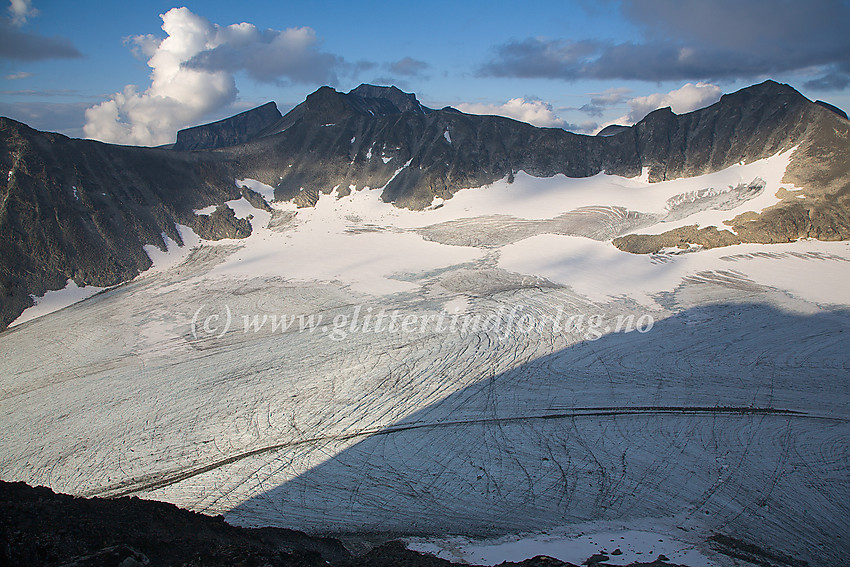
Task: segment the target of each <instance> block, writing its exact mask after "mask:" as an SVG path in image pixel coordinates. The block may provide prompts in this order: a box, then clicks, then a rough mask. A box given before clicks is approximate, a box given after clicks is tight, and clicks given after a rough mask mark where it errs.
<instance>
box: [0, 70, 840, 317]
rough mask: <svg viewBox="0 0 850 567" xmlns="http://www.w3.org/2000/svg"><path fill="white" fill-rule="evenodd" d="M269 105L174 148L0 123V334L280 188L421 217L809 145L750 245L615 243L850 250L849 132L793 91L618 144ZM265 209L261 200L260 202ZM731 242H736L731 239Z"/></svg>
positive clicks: (371, 105)
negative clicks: (518, 189) (842, 246)
mask: <svg viewBox="0 0 850 567" xmlns="http://www.w3.org/2000/svg"><path fill="white" fill-rule="evenodd" d="M278 116H279V113H277V109H276V107H274V105H273V103H270V104H269V105H265V106H262V107H259V108H257V109H254V110H252V111H248V112H247V113H243V114H241V115H237V116H235V117H233V118H230V119H227V120H224V121H220V122H217V123H214V124H209V125H205V126H201V127H197V128H193V129H189V130H184V131H182V132H181V135H180V138H179V139H178V144H176V147H177V148H180V147H184V148H189V147H214V146H222V145H228V144H230V143H232V142H234V141H238V140H243V139H247V140H248V141H247V142H245V143H241V144H238V145H234V146H228V147H216V148H215V149H210V150H204V151H191V152H186V151H179V149H178V150H174V149H172V150H165V149H156V148H136V147H128V146H115V145H109V144H102V143H98V142H93V141H90V140H72V139H69V138H67V137H65V136H61V135H58V134H46V133H42V132H37V131H35V130H32V129H30V128H28V127H27V126H25V125H23V124H20V123H18V122H15V121H13V120H9V119H0V164H2V166H4V167H6V168H7V171H8V174H7V175H3V176H0V183H4V184H5V185H3V186H0V193H2V203H1V204H0V230H2V232H3V234H4V238H3V240H2V242H0V329H2V328H4V327H5V326H6V325H7V324H8V323H9V322H11V321H13V320H14V319H15V318H16V317H17V316H18V315H19V314H20V313H21V312H22V310H23V309H24V308H26V307H27V306H29V305H31V299H30V295H31V294H34V295H41V294H43V293H44V292H45V291H46V290H48V289H58V288H61V287H63V286H64V285H65V282H66V280H67V279H69V278H73V279H74V280H75V281H76V282H77V284H78V285H84V284H85V285H98V286H108V285H114V284H117V283H120V282H122V281H126V280H127V279H129V278H132V277H134V276H135V275H136V274H137V273H138V272H139V271H140V270H144V269H145V268H147V267H148V266H149V265H150V260H149V259H148V257H147V255H146V254H145V252H144V249H143V246H144V245H145V244H152V245H156V246H159V247H163V246H164V244H163V237H162V234H166V235H168V236H169V237H170V238H172V239H174V240H177V241H179V235H178V233H177V230H176V229H175V223H180V224H184V225H187V226H190V227H192V228H193V229H194V230H196V232H198V233H199V234H200V235H201V236H202V237H204V238H223V237H241V236H245V235H247V234H249V233H250V225H249V224H248V222H247V221H244V220H243V221H240V220H238V219H236V218H235V217H233V215H232V213H231V212H230V210H229V209H228V208H227V207H221V208H219V209H218V210H217V211H216V212H215V213H213V214H212V215H210V216H209V217H198V216H196V215H194V213H193V209H195V208H202V207H205V206H208V205H211V204H218V205H221V204H222V203H224V201H226V200H229V199H233V198H238V197H239V190H238V189H237V188H236V187H235V185H234V180H235V179H242V178H246V177H249V178H254V179H258V180H260V181H262V182H263V183H266V184H269V185H272V186H273V187H274V188H275V197H276V198H277V199H286V200H290V199H291V200H294V201H295V202H296V203H297V204H298V205H300V206H311V205H313V204H314V203H315V202H316V201H317V199H318V196H319V194H320V193H330V192H332V191H333V190H334V189H335V188H336V189H337V191H338V192H339V194H341V195H345V194H347V193H348V191H349V186H351V185H353V186H356V188H357V189H358V190H359V189H362V188H364V187H372V188H380V187H383V188H384V189H383V193H382V198H383V199H384V200H385V201H387V202H392V203H394V204H396V205H397V206H399V207H407V208H412V209H423V208H425V207H427V206H429V205H431V204H432V203H433V201H434V198H435V197H440V198H443V199H449V198H451V196H452V195H453V194H454V193H455V192H457V191H459V190H460V189H463V188H466V187H478V186H481V185H485V184H488V183H492V182H494V181H497V180H499V179H503V178H506V177H507V178H508V180H511V179H512V178H513V176H514V175H515V174H516V173H517V172H519V171H525V172H526V173H528V174H530V175H533V176H539V177H548V176H552V175H555V174H564V175H566V176H568V177H586V176H591V175H595V174H597V173H599V172H600V171H606V172H608V173H610V174H616V175H623V176H636V175H638V174H640V173H641V171H642V170H643V168H649V179H650V181H662V180H666V179H673V178H678V177H685V176H693V175H700V174H705V173H709V172H713V171H717V170H720V169H723V168H725V167H728V166H731V165H733V164H737V163H739V162H742V161H744V162H750V161H753V160H757V159H760V158H764V157H768V156H772V155H774V154H776V153H778V152H780V151H783V150H788V149H791V148H794V147H797V151H796V152H795V154H794V157H793V159H792V162H791V165H790V166H789V168H788V171H787V174H786V181H788V182H791V183H794V184H795V185H796V186H797V187H799V188H801V189H804V193H805V194H804V198H799V196H798V195H791V194H789V195H788V196H787V198H785V200H783V202H782V203H780V204H779V205H777V206H776V207H773V208H771V209H769V210H767V211H765V212H764V213H763V214H761V215H749V216H744V217H742V218H738V219H735V221H734V222H733V226H734V228H735V230H736V231H737V236H735V235H731V233H728V232H724V233H722V234H721V233H718V231H716V230H713V229H703V230H699V231H697V230H696V229H695V227H685V228H683V229H678V230H676V231H671V232H669V233H665V234H662V235H657V236H641V235H634V236H627V237H624V238H621V239H618V240H615V244H616V245H617V246H619V247H621V248H622V249H624V250H628V251H632V252H653V251H655V250H658V249H659V248H661V247H664V246H675V245H685V244H688V243H695V244H701V245H703V246H708V247H710V246H718V245H726V244H730V243H734V242H735V241H745V242H788V241H793V240H796V239H798V238H801V237H813V238H820V239H826V240H837V239H847V238H850V216H848V211H850V141H848V140H849V139H850V122H848V121H847V120H845V119H844V118H842V117H841V116H839V115H838V114H837V113H836V112H834V111H832V110H831V109H829V108H826V107H825V106H823V105H820V104H815V103H813V102H811V101H809V100H808V99H806V98H805V97H803V96H802V95H801V94H800V93H798V92H797V91H796V90H794V89H793V88H791V87H790V86H788V85H783V84H779V83H776V82H773V81H766V82H764V83H761V84H759V85H755V86H752V87H749V88H746V89H743V90H741V91H738V92H736V93H733V94H729V95H725V96H723V97H722V98H721V100H720V101H719V102H717V103H715V104H713V105H711V106H709V107H707V108H704V109H701V110H697V111H695V112H691V113H688V114H683V115H676V114H674V113H673V112H672V111H671V110H670V109H669V108H665V109H661V110H657V111H655V112H653V113H651V114H649V115H648V116H647V117H646V118H644V119H643V120H642V121H640V122H639V123H638V124H636V125H634V126H632V127H628V128H621V129H620V130H619V132H617V133H614V134H613V135H609V136H584V135H578V134H573V133H571V132H566V131H564V130H561V129H557V128H536V127H534V126H531V125H529V124H525V123H522V122H517V121H515V120H511V119H508V118H502V117H498V116H478V115H469V114H464V113H461V112H458V111H457V110H455V109H452V108H445V109H442V110H433V109H430V108H427V107H424V106H422V105H421V104H420V103H419V102H418V100H416V97H415V96H414V95H411V94H407V93H404V92H402V91H400V90H399V89H397V88H395V87H375V86H371V85H361V86H360V87H357V88H356V89H354V90H353V91H351V92H349V93H347V94H346V93H339V92H337V91H335V90H333V89H331V88H329V87H322V88H320V89H319V90H317V91H316V92H314V93H313V94H311V95H309V96H308V97H307V99H306V100H305V101H304V102H303V103H301V104H299V105H298V106H296V107H295V108H294V109H292V110H291V111H290V112H288V113H287V114H286V115H285V116H283V117H280V118H277V117H278ZM254 200H255V202H256V200H257V199H256V197H255V199H254ZM730 235H731V236H732V237H733V238H731V239H730Z"/></svg>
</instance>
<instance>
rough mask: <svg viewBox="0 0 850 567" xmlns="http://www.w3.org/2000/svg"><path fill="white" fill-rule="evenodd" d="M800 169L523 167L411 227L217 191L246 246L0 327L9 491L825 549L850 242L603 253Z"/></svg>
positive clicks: (581, 541) (204, 251) (354, 210)
mask: <svg viewBox="0 0 850 567" xmlns="http://www.w3.org/2000/svg"><path fill="white" fill-rule="evenodd" d="M790 156H791V152H788V153H785V154H781V155H777V156H774V157H772V158H769V159H765V160H760V161H758V162H754V163H751V164H746V165H738V166H735V167H732V168H729V169H727V170H724V171H721V172H718V173H715V174H712V175H707V176H702V177H696V178H690V179H683V180H675V181H667V182H663V183H655V184H650V183H648V182H647V181H646V179H645V178H634V179H624V178H620V177H615V176H608V175H605V174H600V175H597V176H594V177H591V178H587V179H567V178H564V177H562V176H556V177H554V178H549V179H537V178H533V177H530V176H528V175H526V174H524V173H520V174H518V175H517V176H516V179H515V180H514V182H513V183H507V182H506V181H502V182H498V183H495V184H493V185H491V186H488V187H482V188H476V189H466V190H462V191H460V192H458V193H457V194H456V195H455V196H454V197H453V198H452V199H449V200H447V201H435V202H434V203H433V205H432V206H431V207H430V208H429V209H428V210H425V211H409V210H403V209H398V208H396V207H394V206H393V205H391V204H387V203H384V202H382V201H381V200H380V190H379V189H369V188H355V190H354V191H352V192H351V194H350V195H348V196H345V197H339V196H338V193H337V192H336V191H335V192H334V194H332V195H323V196H322V197H321V199H320V200H319V202H318V204H317V205H316V207H315V208H307V209H297V208H295V206H294V205H292V204H290V203H280V202H273V203H272V207H273V213H268V212H266V211H262V210H259V209H255V208H254V207H252V206H251V205H250V204H249V203H248V201H247V200H246V199H244V198H243V199H240V200H238V201H231V202H229V203H228V205H229V206H231V208H233V209H234V211H235V212H236V214H237V216H239V217H240V218H247V217H249V216H251V223H252V226H253V233H252V235H251V236H250V237H249V238H247V239H244V240H225V241H219V242H205V241H201V239H199V238H198V237H197V235H195V234H194V233H192V232H191V229H189V228H188V227H178V228H179V230H180V232H181V236H182V237H183V240H184V243H185V246H183V247H179V246H177V245H176V243H174V242H168V250H167V251H161V250H159V249H158V248H156V247H154V246H149V247H148V248H147V250H148V253H149V255H150V256H151V258H152V260H153V261H154V267H153V268H152V269H151V270H149V271H148V272H145V273H143V274H142V275H140V276H139V277H138V278H136V279H135V280H134V281H132V282H130V283H128V284H125V285H122V286H119V287H117V288H115V289H111V290H106V291H103V292H101V293H98V294H96V295H93V296H91V297H89V298H88V299H86V300H84V301H82V302H78V303H74V301H78V300H79V299H80V295H79V294H80V292H81V291H82V290H78V289H74V287H75V286H74V287H71V288H69V289H67V290H65V291H64V292H50V295H49V297H45V298H44V299H43V300H38V302H37V305H36V306H35V307H33V308H32V309H31V310H28V311H27V312H25V313H24V314H23V315H22V316H21V318H20V319H19V320H18V321H16V323H17V324H16V325H15V326H13V327H12V328H10V329H9V330H7V331H5V332H3V333H2V334H0V350H2V352H3V354H4V356H3V357H2V359H0V376H2V382H0V412H2V415H3V418H2V419H0V477H2V478H3V479H4V480H24V481H27V482H29V483H32V484H44V485H47V486H50V487H51V488H53V489H54V490H58V491H63V492H70V493H74V494H81V495H87V496H91V495H100V496H115V495H122V494H133V495H138V496H141V497H146V498H155V499H161V500H166V501H169V502H173V503H175V504H178V505H181V506H185V507H188V508H191V509H194V510H199V511H203V512H207V513H222V514H225V515H226V517H227V518H228V519H229V520H230V521H232V522H235V523H239V524H243V525H252V526H255V525H279V526H286V527H292V528H297V529H303V530H306V531H309V532H314V533H334V534H346V533H355V532H359V533H364V532H370V533H375V534H383V533H390V534H395V535H404V536H409V537H411V538H414V539H411V540H410V542H411V545H412V546H413V547H414V548H418V549H425V550H429V551H433V552H434V553H439V554H440V555H441V556H443V557H446V558H450V559H456V560H458V559H460V560H465V561H470V562H479V563H488V564H494V563H499V562H501V561H502V560H504V559H513V560H520V559H523V558H524V557H530V556H533V555H537V554H541V553H545V554H549V555H553V556H556V557H560V558H562V559H564V560H570V561H574V562H580V561H582V560H584V559H586V558H587V557H588V556H589V555H591V554H593V553H595V552H596V551H601V550H607V551H608V552H610V551H613V550H614V549H615V548H616V547H618V546H619V547H620V548H621V551H623V552H624V553H623V555H622V556H618V558H614V559H612V561H615V560H616V561H620V562H623V563H626V562H628V561H637V560H641V561H643V560H646V561H651V560H652V556H651V555H650V551H652V553H653V554H656V555H657V554H661V553H663V554H665V555H666V556H668V557H669V558H670V559H671V561H673V562H676V561H677V560H678V561H681V562H685V563H687V564H689V565H731V564H733V563H731V560H730V559H729V558H728V557H726V556H724V555H721V554H718V553H717V552H716V551H714V550H713V549H712V548H711V546H709V545H708V544H706V543H705V540H706V538H707V537H708V536H710V535H711V534H712V533H724V534H729V535H733V536H735V537H738V538H741V539H744V540H746V541H750V542H753V543H755V544H757V545H760V546H763V547H765V548H768V549H777V550H780V551H782V552H783V553H788V554H794V555H795V556H797V557H800V558H802V559H805V560H807V561H809V562H810V563H812V564H829V563H830V561H833V559H830V558H834V560H835V561H837V560H838V558H841V557H844V556H845V555H846V554H847V553H850V542H848V541H847V538H846V537H845V539H844V540H842V539H840V537H839V536H846V534H847V533H850V520H848V518H850V509H848V508H850V474H848V464H850V422H848V420H850V412H848V407H850V406H849V405H848V402H850V385H848V370H850V348H848V346H850V341H848V337H850V331H849V330H848V329H850V311H848V309H850V293H848V291H847V289H848V288H847V285H846V282H847V281H850V246H848V243H846V242H816V241H800V242H795V243H789V244H778V245H751V244H750V245H740V246H732V247H726V248H719V249H713V250H697V249H691V250H687V251H684V250H667V251H663V252H661V253H658V254H653V255H632V254H628V253H625V252H622V251H620V250H618V249H616V248H615V247H614V246H613V245H612V244H611V239H612V238H613V237H615V236H617V235H620V234H624V233H627V232H638V233H648V234H655V233H660V232H663V231H665V230H669V229H670V228H674V227H679V226H687V225H692V224H698V225H699V226H710V225H715V226H719V227H720V228H724V225H723V224H722V221H723V220H727V219H731V218H733V217H735V216H736V215H738V214H740V213H742V212H746V211H754V212H759V211H761V210H763V209H764V208H766V207H769V206H772V205H774V204H776V203H777V202H779V199H778V198H777V197H776V193H777V191H779V190H780V189H786V190H788V191H795V190H798V189H799V188H795V187H793V186H791V185H788V184H783V183H782V182H781V179H782V176H783V173H784V170H785V167H786V166H787V164H788V161H789V159H790ZM237 183H238V184H239V185H243V184H244V185H248V186H249V187H251V188H252V189H254V190H256V191H258V192H260V193H261V194H262V195H263V196H264V197H265V198H266V199H267V200H268V201H271V200H272V197H273V191H272V189H271V188H270V187H266V186H263V185H262V184H260V183H258V182H256V181H252V180H238V181H237ZM799 195H800V196H802V197H804V192H803V193H800V194H799ZM210 205H211V206H214V205H215V203H210ZM211 210H212V209H211V208H208V209H201V210H199V211H196V212H197V213H198V214H204V213H207V214H208V213H209V212H211ZM727 229H728V227H727ZM87 289H88V288H83V290H87ZM95 291H97V290H95ZM63 293H64V294H67V299H66V300H64V301H62V300H61V298H62V297H63V296H62V294H63ZM57 298H60V301H57ZM63 305H70V306H69V307H67V308H65V309H61V310H56V311H53V312H52V313H48V311H50V310H51V309H55V308H58V307H61V306H63ZM656 536H657V537H656ZM417 538H418V539H417ZM480 538H490V540H488V541H481V540H480ZM620 538H622V539H620ZM611 540H614V541H611ZM658 540H661V541H658ZM529 542H530V543H529ZM638 552H640V553H638ZM824 557H825V558H827V559H823V558H824ZM824 561H825V562H824ZM819 562H820V563H819Z"/></svg>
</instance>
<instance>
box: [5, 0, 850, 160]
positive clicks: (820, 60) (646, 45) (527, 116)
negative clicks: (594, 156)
mask: <svg viewBox="0 0 850 567" xmlns="http://www.w3.org/2000/svg"><path fill="white" fill-rule="evenodd" d="M175 8H182V9H180V10H173V9H175ZM162 15H164V17H165V20H164V19H163V16H162ZM2 18H3V22H2V25H0V66H2V68H0V77H2V85H0V114H2V115H6V116H10V117H12V118H14V119H17V120H21V121H23V122H26V123H28V124H30V125H32V126H33V127H36V128H39V129H45V130H53V131H60V132H63V133H66V134H68V135H72V136H88V137H95V138H98V139H103V140H106V141H114V142H120V143H142V144H151V145H153V144H158V143H164V142H167V141H171V140H173V136H174V133H175V132H176V130H177V129H179V128H182V127H185V126H189V125H194V124H198V123H202V122H206V121H210V120H214V119H218V118H221V117H224V116H228V115H230V114H233V113H234V112H238V111H241V110H244V109H246V108H250V107H253V106H256V105H258V104H261V103H264V102H266V101H268V100H274V101H276V102H277V103H278V106H279V107H280V109H281V111H283V112H285V111H286V110H288V109H289V108H291V107H292V106H293V105H294V104H297V103H298V102H301V101H302V100H303V99H304V98H305V97H306V95H307V94H309V93H310V92H312V91H314V90H315V89H316V88H318V87H319V86H321V85H322V84H329V85H331V86H333V87H335V88H337V90H342V91H347V90H350V89H351V88H354V87H355V86H357V85H358V84H360V83H361V82H370V83H377V84H395V85H397V86H399V87H400V88H402V89H403V90H406V91H408V92H415V93H416V94H417V95H418V96H419V98H420V100H421V101H422V102H423V103H424V104H426V105H430V106H433V107H442V106H445V105H452V106H455V107H458V108H460V109H462V110H465V111H469V112H481V113H500V114H505V115H509V116H513V117H515V118H519V119H524V120H527V121H530V122H532V123H536V124H538V125H542V126H556V127H564V128H567V129H571V130H574V131H580V132H586V133H593V132H594V131H596V130H598V128H600V127H602V126H603V125H605V124H607V123H610V122H621V123H628V122H632V121H634V120H638V119H640V118H641V117H642V115H644V114H645V113H646V112H648V111H650V110H652V109H653V108H657V107H659V106H667V105H672V106H673V109H674V110H675V111H677V112H685V111H689V110H692V109H694V108H698V107H699V106H704V105H706V104H710V103H712V102H714V101H715V100H717V98H718V97H719V96H720V94H721V93H723V92H732V91H734V90H737V89H738V88H741V87H744V86H747V85H749V84H753V83H756V82H760V81H762V80H764V79H766V78H773V79H776V80H779V81H782V82H788V83H790V84H792V85H793V86H794V87H796V88H797V89H798V90H800V91H801V92H803V94H805V95H806V96H808V97H809V98H812V99H818V98H819V99H823V100H827V101H829V102H832V103H833V104H836V105H838V106H840V107H843V108H845V109H847V108H848V107H850V91H848V87H850V38H849V36H850V34H848V33H847V29H850V6H848V2H847V1H841V0H823V1H817V2H806V3H803V2H790V1H785V0H770V1H768V0H750V1H741V0H737V1H732V0H715V1H714V2H706V1H702V2H697V1H696V0H683V1H679V2H672V1H669V0H621V1H614V0H610V1H606V0H603V1H600V2H591V1H589V0H577V1H573V2H568V1H559V2H552V1H532V0H528V1H524V2H493V1H491V2H481V1H472V2H440V1H434V2H429V3H427V4H421V3H418V4H407V3H392V4H390V3H383V2H364V1H361V2H279V1H278V2H232V1H231V2H218V1H211V2H186V3H177V4H175V3H172V2H144V1H140V2H132V3H120V4H117V5H113V6H111V7H109V8H105V7H104V6H103V4H102V3H95V2H89V1H76V2H59V1H39V0H14V1H13V2H9V3H7V4H6V5H5V6H4V8H3V14H2ZM243 22H244V23H247V24H252V25H251V26H234V24H241V23H243ZM163 27H166V28H167V29H168V30H169V31H165V30H163V29H162V28H163ZM4 36H5V37H4ZM133 38H136V39H133ZM165 38H168V40H167V41H165V42H164V41H163V40H164V39H165ZM149 61H150V64H149ZM152 67H155V72H156V73H157V74H158V77H159V78H158V79H157V78H153V79H152V77H151V74H152V70H153V69H152ZM127 85H135V88H133V89H130V90H125V88H126V87H127ZM119 92H120V93H123V94H122V95H120V96H115V94H114V93H119ZM93 107H94V109H93V110H91V111H90V112H89V113H88V115H87V114H86V109H88V108H93Z"/></svg>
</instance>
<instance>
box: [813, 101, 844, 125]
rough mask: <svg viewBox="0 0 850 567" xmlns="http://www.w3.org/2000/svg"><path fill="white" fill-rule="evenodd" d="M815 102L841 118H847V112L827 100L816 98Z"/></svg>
mask: <svg viewBox="0 0 850 567" xmlns="http://www.w3.org/2000/svg"><path fill="white" fill-rule="evenodd" d="M815 104H819V105H821V106H822V107H824V108H825V109H827V110H831V111H832V112H834V113H835V114H837V115H838V116H840V117H841V118H843V119H844V120H847V113H846V112H844V111H843V110H841V109H840V108H838V107H837V106H835V105H832V104H829V103H828V102H824V101H822V100H816V101H815Z"/></svg>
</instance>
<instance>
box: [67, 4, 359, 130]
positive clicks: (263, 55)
mask: <svg viewBox="0 0 850 567" xmlns="http://www.w3.org/2000/svg"><path fill="white" fill-rule="evenodd" d="M160 17H161V18H162V29H163V31H164V32H165V33H166V37H165V39H161V40H160V39H158V38H157V37H155V36H153V35H143V36H136V37H133V38H130V39H129V40H128V43H129V45H130V47H131V49H132V50H133V51H134V53H136V54H137V55H138V56H140V57H148V58H149V59H148V66H149V67H150V68H151V69H152V72H151V75H150V77H151V84H150V86H149V87H148V88H147V89H145V90H144V91H141V92H140V91H139V89H138V88H137V87H136V86H134V85H127V86H126V87H124V90H123V91H122V92H119V93H115V94H114V95H112V98H111V99H110V100H108V101H105V102H103V103H100V104H98V105H96V106H93V107H91V108H89V109H88V110H87V111H86V125H85V127H84V131H85V134H86V136H88V137H90V138H95V139H98V140H103V141H106V142H113V143H121V144H138V145H159V144H165V143H169V142H172V141H174V137H175V134H176V132H177V130H179V129H181V128H185V127H187V126H192V125H195V124H197V123H198V122H199V121H201V120H202V119H203V118H204V117H205V116H206V115H208V114H209V113H211V112H214V111H216V110H220V109H222V108H224V107H226V106H227V105H229V104H231V103H233V101H234V100H236V94H237V89H236V79H235V74H237V73H245V74H247V75H248V76H249V77H251V78H253V79H255V80H257V81H263V82H275V83H282V82H288V83H334V82H336V69H337V68H341V67H343V66H344V61H343V60H342V58H340V57H338V56H336V55H333V54H330V53H325V52H322V51H321V50H320V49H319V47H318V43H319V42H318V39H317V37H316V33H315V32H314V31H313V30H312V29H311V28H308V27H296V28H289V29H285V30H272V29H267V30H260V29H259V28H257V27H256V26H254V25H253V24H248V23H240V24H233V25H230V26H219V25H217V24H214V23H212V22H210V21H209V20H207V19H206V18H204V17H202V16H199V15H197V14H194V13H193V12H191V11H190V10H189V9H188V8H173V9H171V10H169V11H168V12H166V13H165V14H161V15H160Z"/></svg>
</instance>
